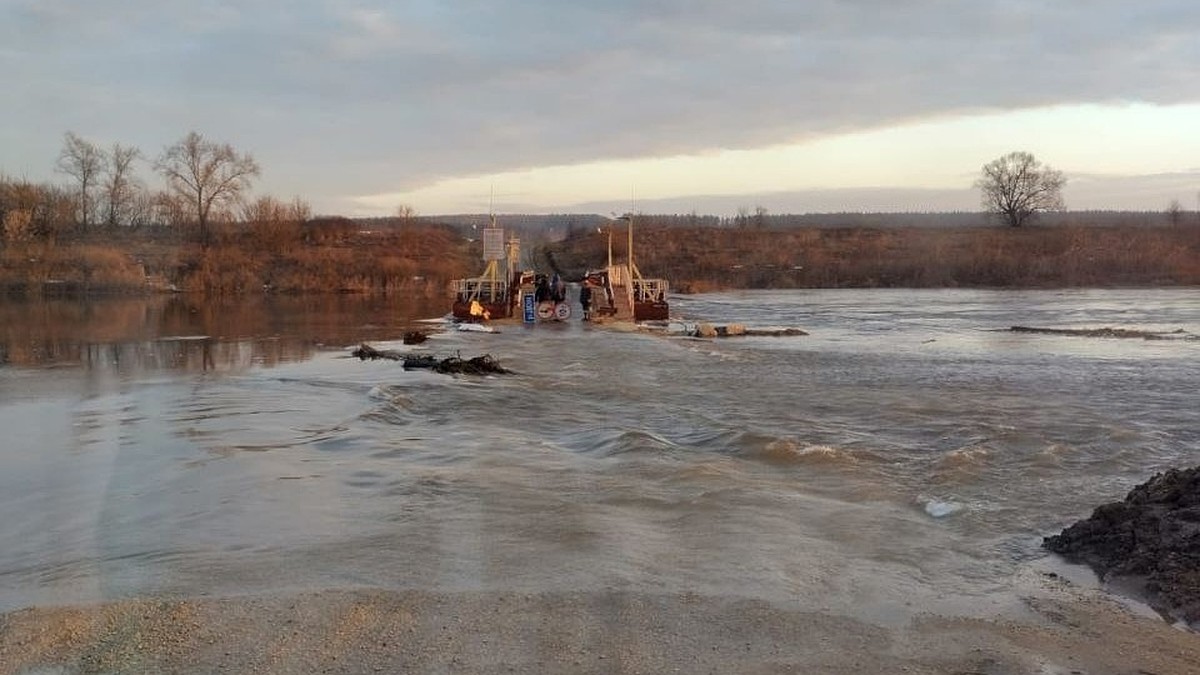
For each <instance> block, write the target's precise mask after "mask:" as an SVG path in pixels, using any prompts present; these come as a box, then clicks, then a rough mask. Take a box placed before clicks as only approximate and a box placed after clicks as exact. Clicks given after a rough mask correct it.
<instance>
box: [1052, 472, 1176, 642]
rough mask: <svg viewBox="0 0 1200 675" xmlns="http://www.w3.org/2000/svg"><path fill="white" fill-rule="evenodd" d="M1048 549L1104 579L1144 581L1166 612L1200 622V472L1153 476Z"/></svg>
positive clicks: (1057, 538)
mask: <svg viewBox="0 0 1200 675" xmlns="http://www.w3.org/2000/svg"><path fill="white" fill-rule="evenodd" d="M1043 546H1045V547H1046V548H1047V549H1049V550H1051V551H1054V552H1055V553H1058V554H1060V555H1062V556H1063V557H1064V558H1066V559H1067V560H1069V561H1071V562H1077V563H1083V564H1086V565H1088V566H1089V567H1091V568H1092V569H1093V570H1095V572H1096V574H1098V575H1099V576H1100V578H1101V579H1105V580H1108V579H1114V578H1132V579H1135V580H1138V579H1140V580H1143V581H1144V582H1145V590H1146V591H1147V592H1148V593H1150V595H1151V602H1152V604H1154V605H1155V606H1157V607H1158V608H1159V610H1160V611H1161V612H1163V613H1165V614H1168V615H1169V616H1172V617H1175V618H1182V619H1183V620H1185V621H1188V622H1190V623H1195V622H1200V467H1196V468H1192V469H1183V470H1179V469H1172V470H1170V471H1167V472H1165V473H1160V474H1158V475H1156V476H1154V477H1153V478H1151V479H1150V480H1149V481H1147V482H1145V483H1143V484H1141V485H1139V486H1137V487H1135V488H1133V490H1131V491H1130V492H1129V495H1128V496H1126V497H1125V501H1121V502H1113V503H1111V504H1105V505H1103V506H1100V507H1098V508H1097V509H1096V510H1095V511H1093V512H1092V516H1091V517H1090V518H1087V519H1086V520H1081V521H1079V522H1077V523H1075V524H1074V525H1072V526H1070V527H1068V528H1067V529H1065V530H1063V531H1062V533H1061V534H1056V535H1054V536H1052V537H1046V538H1045V540H1044V541H1043Z"/></svg>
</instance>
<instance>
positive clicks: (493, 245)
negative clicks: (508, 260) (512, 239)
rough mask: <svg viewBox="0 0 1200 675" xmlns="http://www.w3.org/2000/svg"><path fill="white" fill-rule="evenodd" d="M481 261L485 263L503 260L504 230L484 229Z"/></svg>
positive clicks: (496, 228)
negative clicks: (485, 261)
mask: <svg viewBox="0 0 1200 675" xmlns="http://www.w3.org/2000/svg"><path fill="white" fill-rule="evenodd" d="M483 259H484V260H487V261H492V260H503V259H504V230H502V229H500V228H498V227H489V228H486V229H484V231H483Z"/></svg>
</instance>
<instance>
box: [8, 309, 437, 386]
mask: <svg viewBox="0 0 1200 675" xmlns="http://www.w3.org/2000/svg"><path fill="white" fill-rule="evenodd" d="M444 313H445V299H444V298H437V297H433V298H430V297H424V296H415V297H408V296H402V297H381V296H359V295H324V296H295V297H292V296H273V295H262V296H251V297H244V298H236V299H228V298H227V299H204V298H201V297H194V296H186V295H158V296H152V297H145V298H100V299H90V300H78V299H46V300H41V299H38V300H14V299H11V298H6V299H0V365H3V364H9V365H16V366H44V365H81V366H84V367H85V368H88V369H104V370H114V371H117V372H122V373H130V372H137V371H154V370H185V371H208V370H218V371H231V370H242V369H245V368H248V367H250V366H252V365H265V366H270V365H275V364H278V363H282V362H286V361H294V360H302V359H307V358H309V357H311V355H312V351H313V349H314V348H315V347H316V346H319V345H335V346H341V345H346V344H351V343H354V342H356V341H361V340H378V339H386V338H387V337H391V336H395V335H397V334H399V333H402V332H403V331H405V330H408V329H409V328H410V327H411V324H412V322H413V321H414V320H417V319H421V318H428V317H435V316H441V315H442V314H444Z"/></svg>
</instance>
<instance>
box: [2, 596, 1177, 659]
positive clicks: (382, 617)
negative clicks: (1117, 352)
mask: <svg viewBox="0 0 1200 675" xmlns="http://www.w3.org/2000/svg"><path fill="white" fill-rule="evenodd" d="M1043 579H1044V583H1042V584H1041V587H1040V588H1039V589H1037V591H1036V592H1035V593H1034V594H1032V595H1030V596H1028V597H1027V598H1026V607H1027V611H1026V612H1024V613H1023V614H1022V615H1020V616H1013V617H1009V616H998V617H994V618H983V619H978V618H962V617H948V616H937V615H932V614H925V615H918V616H917V617H916V618H914V619H913V620H912V621H910V622H908V623H907V624H904V625H901V626H892V627H889V626H883V625H874V624H872V623H869V622H864V621H861V620H855V619H852V618H848V617H844V616H838V615H835V614H831V613H829V612H828V611H822V610H821V609H820V608H815V607H803V606H798V605H796V604H789V603H786V602H780V603H768V602H764V601H759V600H747V599H738V598H726V597H716V596H705V595H696V594H685V595H647V594H634V593H623V592H619V591H609V592H600V593H535V594H522V593H507V592H482V591H477V592H458V593H450V592H431V591H385V590H378V589H358V590H326V591H317V592H305V593H296V594H278V595H268V596H249V597H230V598H188V599H160V598H141V599H136V600H127V601H120V602H114V603H109V604H103V605H97V606H86V607H61V608H37V609H26V610H19V611H15V612H10V613H8V614H5V615H3V616H0V664H3V665H0V673H3V674H8V673H13V674H15V673H22V672H45V671H46V670H52V669H61V670H63V671H66V672H172V673H217V672H238V673H249V672H254V673H293V672H295V673H299V672H310V673H314V672H321V673H364V672H460V673H492V672H554V673H615V672H621V673H662V672H693V673H700V672H706V673H708V672H712V673H716V672H739V673H781V672H823V673H899V672H907V673H929V674H933V673H1006V674H1014V675H1015V674H1023V673H1030V674H1033V673H1071V672H1086V673H1089V674H1092V675H1096V674H1103V673H1113V674H1116V673H1134V672H1143V673H1145V672H1153V673H1156V675H1185V674H1190V673H1194V672H1196V669H1197V667H1200V639H1197V637H1196V635H1194V634H1191V633H1185V632H1183V631H1180V630H1177V629H1174V628H1171V627H1170V626H1168V625H1167V624H1165V623H1163V622H1161V621H1157V620H1155V619H1151V618H1146V617H1141V616H1137V615H1134V614H1133V613H1131V612H1130V611H1129V610H1127V609H1125V608H1124V607H1122V606H1120V605H1118V604H1117V603H1115V602H1113V601H1112V600H1111V599H1109V598H1107V597H1104V596H1103V595H1100V594H1098V593H1097V592H1095V591H1091V590H1088V589H1084V588H1080V587H1076V586H1073V585H1071V584H1070V583H1068V582H1065V581H1063V580H1062V579H1059V578H1051V577H1043Z"/></svg>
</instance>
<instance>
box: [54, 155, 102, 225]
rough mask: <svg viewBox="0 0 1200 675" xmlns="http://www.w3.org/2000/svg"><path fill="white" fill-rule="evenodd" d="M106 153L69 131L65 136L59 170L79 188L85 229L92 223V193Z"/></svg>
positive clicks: (82, 220)
mask: <svg viewBox="0 0 1200 675" xmlns="http://www.w3.org/2000/svg"><path fill="white" fill-rule="evenodd" d="M105 162H106V160H105V156H104V151H103V150H101V149H100V148H98V147H96V145H95V144H93V143H91V142H90V141H88V140H86V139H83V138H81V137H79V136H77V135H76V134H75V133H74V132H71V131H68V132H67V133H66V134H65V135H64V136H63V148H62V151H61V152H59V153H58V164H57V166H58V170H59V171H61V172H63V173H65V174H67V175H68V176H71V177H72V178H74V179H75V183H76V185H77V186H78V188H79V215H78V219H79V224H80V225H81V226H83V228H84V229H86V228H87V226H88V224H89V223H90V222H91V215H92V211H93V210H94V209H95V206H94V205H93V203H92V192H93V191H94V190H95V188H96V183H97V182H98V181H99V180H100V175H101V172H102V171H104V165H105Z"/></svg>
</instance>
